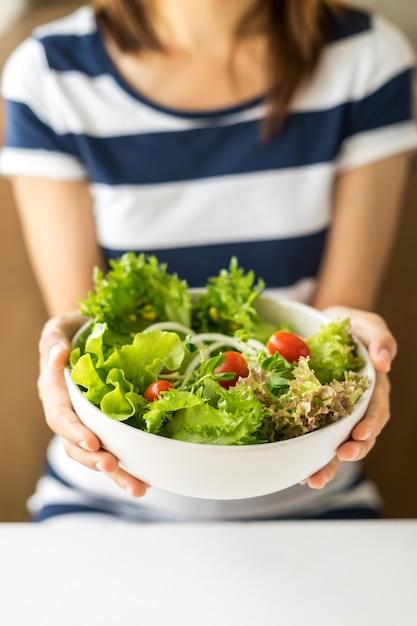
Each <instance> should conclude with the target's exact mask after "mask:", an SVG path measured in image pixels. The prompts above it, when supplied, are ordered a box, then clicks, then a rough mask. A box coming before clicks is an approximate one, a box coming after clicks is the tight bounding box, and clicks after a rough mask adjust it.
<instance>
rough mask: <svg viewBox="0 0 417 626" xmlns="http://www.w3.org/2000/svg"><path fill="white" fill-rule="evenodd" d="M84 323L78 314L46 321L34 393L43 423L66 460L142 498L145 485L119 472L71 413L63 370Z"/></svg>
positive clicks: (90, 434)
mask: <svg viewBox="0 0 417 626" xmlns="http://www.w3.org/2000/svg"><path fill="white" fill-rule="evenodd" d="M85 321H86V318H85V317H83V316H82V315H81V314H80V313H78V312H73V313H67V314H65V315H62V316H59V317H54V318H52V319H50V320H49V321H48V322H47V323H46V324H45V326H44V328H43V331H42V335H41V339H40V342H39V352H40V374H39V379H38V390H39V397H40V399H41V401H42V404H43V408H44V412H45V417H46V422H47V424H48V426H49V427H50V428H51V430H52V431H53V432H54V433H56V434H57V435H60V436H61V437H62V438H63V439H64V447H65V450H66V452H67V454H68V456H69V457H71V458H72V459H74V460H75V461H78V462H79V463H81V464H82V465H85V466H86V467H89V468H91V469H93V470H98V471H101V472H104V473H105V474H107V475H108V476H109V477H110V478H111V479H112V480H114V482H115V483H116V484H118V485H119V487H122V488H123V489H126V490H127V491H128V492H129V493H130V494H131V495H132V496H134V497H139V496H143V495H144V494H145V493H146V490H147V488H148V487H149V485H147V484H146V483H144V482H142V481H140V480H138V479H137V478H134V477H133V476H131V475H130V474H128V473H127V472H125V471H124V470H122V469H121V468H120V467H119V463H118V460H117V458H116V457H115V456H113V455H112V454H110V452H107V451H105V450H103V449H102V448H101V447H100V441H99V439H98V438H97V437H96V435H94V433H92V432H91V431H90V430H88V428H86V427H85V426H83V424H82V423H81V422H80V420H79V419H78V417H77V415H76V414H75V413H74V411H73V409H72V405H71V401H70V399H69V396H68V392H67V387H66V383H65V378H64V368H65V366H66V365H67V363H68V359H69V355H70V351H71V346H70V341H71V338H72V336H73V335H74V333H75V332H76V331H77V330H78V329H79V328H80V326H81V325H82V324H83V323H84V322H85Z"/></svg>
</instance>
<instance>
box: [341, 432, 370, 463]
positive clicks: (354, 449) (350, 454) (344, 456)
mask: <svg viewBox="0 0 417 626" xmlns="http://www.w3.org/2000/svg"><path fill="white" fill-rule="evenodd" d="M375 443H376V437H375V438H374V439H369V440H368V441H363V442H358V441H352V440H349V441H346V442H345V443H343V444H342V445H341V446H340V448H339V449H338V451H337V458H338V459H339V460H340V461H360V460H362V459H364V458H365V457H366V455H367V454H369V452H370V451H371V450H372V448H373V447H374V445H375Z"/></svg>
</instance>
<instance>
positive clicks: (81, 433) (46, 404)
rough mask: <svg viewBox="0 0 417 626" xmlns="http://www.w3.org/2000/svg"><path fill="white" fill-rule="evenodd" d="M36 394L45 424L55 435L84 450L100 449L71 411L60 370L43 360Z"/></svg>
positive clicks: (95, 440)
mask: <svg viewBox="0 0 417 626" xmlns="http://www.w3.org/2000/svg"><path fill="white" fill-rule="evenodd" d="M38 392H39V397H40V399H41V401H42V405H43V409H44V413H45V419H46V422H47V424H48V426H49V428H50V429H51V430H52V431H53V432H54V433H55V434H57V435H60V436H61V437H63V438H64V439H68V440H69V442H71V443H72V444H73V445H77V446H80V447H81V448H83V449H84V450H99V449H100V440H99V439H98V437H96V435H95V434H94V433H92V432H91V431H90V430H89V429H88V428H86V427H85V426H84V425H83V424H82V423H81V422H80V420H79V418H78V417H77V415H76V414H75V413H74V411H73V409H72V405H71V401H70V399H69V396H68V391H67V387H66V383H65V378H64V374H63V372H62V370H61V371H58V370H53V369H51V368H50V367H49V366H48V365H47V364H45V362H44V360H43V359H41V373H40V376H39V379H38Z"/></svg>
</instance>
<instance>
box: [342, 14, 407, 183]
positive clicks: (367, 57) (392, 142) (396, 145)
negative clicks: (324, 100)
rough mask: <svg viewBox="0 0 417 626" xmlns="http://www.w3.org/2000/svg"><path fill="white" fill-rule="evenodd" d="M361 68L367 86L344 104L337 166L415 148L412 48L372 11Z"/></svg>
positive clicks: (351, 165) (357, 164) (344, 167)
mask: <svg viewBox="0 0 417 626" xmlns="http://www.w3.org/2000/svg"><path fill="white" fill-rule="evenodd" d="M360 73H361V74H362V76H361V82H362V83H363V84H365V86H366V87H365V89H364V90H363V93H362V95H361V97H358V96H357V94H355V97H353V98H352V99H351V101H350V102H349V103H348V104H347V109H346V122H345V123H346V127H345V132H344V135H345V140H344V142H343V145H342V149H341V151H340V154H339V157H338V161H337V165H338V169H339V170H341V171H343V170H347V169H352V168H355V167H360V166H362V165H366V164H369V163H372V162H375V161H378V160H381V159H384V158H387V157H389V156H393V155H395V154H398V153H401V152H409V151H414V150H415V149H416V148H417V124H416V111H415V108H416V107H415V80H416V76H415V53H414V50H413V49H412V47H411V45H410V44H409V43H408V41H407V39H406V38H405V36H404V35H403V34H402V33H401V31H399V30H398V29H397V27H396V26H394V25H393V24H391V23H389V22H388V21H387V20H385V18H382V17H380V16H376V17H374V20H373V29H372V33H371V35H370V37H369V38H368V40H367V45H366V47H364V50H363V67H362V68H358V75H359V74H360ZM364 77H365V80H364Z"/></svg>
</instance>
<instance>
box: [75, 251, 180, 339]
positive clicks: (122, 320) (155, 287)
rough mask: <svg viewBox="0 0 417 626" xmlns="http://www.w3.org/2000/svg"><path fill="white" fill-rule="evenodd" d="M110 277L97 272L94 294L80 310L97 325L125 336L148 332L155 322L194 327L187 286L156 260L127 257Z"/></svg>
mask: <svg viewBox="0 0 417 626" xmlns="http://www.w3.org/2000/svg"><path fill="white" fill-rule="evenodd" d="M109 265H110V269H109V271H108V272H107V274H106V275H104V274H103V272H102V271H101V270H100V269H98V268H95V269H94V273H93V281H94V290H93V291H90V293H89V294H88V297H87V298H86V299H85V300H81V301H80V310H81V312H82V313H84V314H85V315H88V316H89V317H91V318H92V320H93V322H94V323H97V322H104V323H106V324H107V325H108V327H109V329H111V330H112V332H114V333H118V334H120V335H122V336H124V335H131V334H132V333H137V332H140V331H141V330H144V329H145V328H146V327H147V326H149V324H150V323H151V322H157V321H175V322H179V323H180V324H184V325H185V326H189V325H190V323H191V298H190V295H189V293H188V290H187V283H186V282H185V281H182V280H180V279H179V278H178V277H177V275H176V274H169V273H168V272H167V266H166V265H165V264H160V263H158V260H157V258H156V257H155V256H146V255H145V254H140V255H135V254H134V253H132V252H127V253H125V254H123V255H122V256H121V257H120V258H118V259H111V260H110V261H109Z"/></svg>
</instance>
